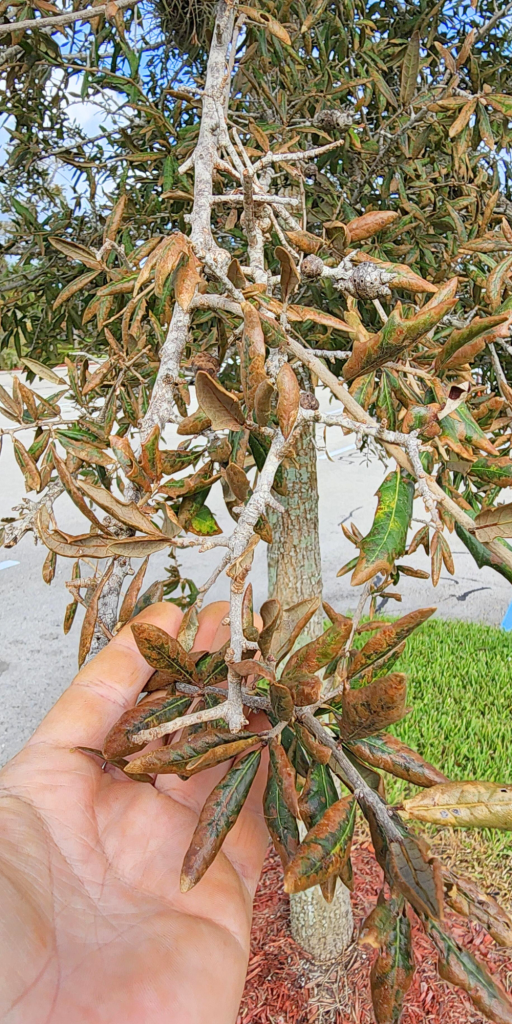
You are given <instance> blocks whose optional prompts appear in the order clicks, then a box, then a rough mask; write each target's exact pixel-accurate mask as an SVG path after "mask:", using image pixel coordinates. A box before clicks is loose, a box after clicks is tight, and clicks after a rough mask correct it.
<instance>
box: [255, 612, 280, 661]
mask: <svg viewBox="0 0 512 1024" xmlns="http://www.w3.org/2000/svg"><path fill="white" fill-rule="evenodd" d="M282 614H283V612H282V608H281V604H280V602H279V601H278V600H276V599H275V598H271V599H270V600H268V601H265V603H264V604H262V606H261V608H260V615H261V618H262V620H263V629H262V630H261V632H260V635H259V640H258V644H259V648H260V651H261V653H262V655H263V657H264V658H267V657H268V655H269V654H270V651H271V648H272V639H273V636H274V633H275V632H276V630H277V629H278V628H279V623H280V621H281V618H282Z"/></svg>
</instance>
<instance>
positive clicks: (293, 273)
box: [274, 245, 300, 304]
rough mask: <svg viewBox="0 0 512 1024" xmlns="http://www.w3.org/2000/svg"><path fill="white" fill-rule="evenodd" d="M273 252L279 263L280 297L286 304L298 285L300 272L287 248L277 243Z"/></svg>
mask: <svg viewBox="0 0 512 1024" xmlns="http://www.w3.org/2000/svg"><path fill="white" fill-rule="evenodd" d="M274 253H275V255H276V256H277V259H278V260H279V262H280V264H281V299H282V301H283V302H284V303H285V304H286V303H287V302H288V299H289V298H290V296H291V295H293V293H294V292H295V291H296V290H297V288H298V287H299V284H300V274H299V271H298V270H297V267H296V266H295V262H294V259H293V256H291V255H290V253H289V252H288V249H285V248H284V247H283V246H282V245H278V246H277V248H276V249H275V250H274Z"/></svg>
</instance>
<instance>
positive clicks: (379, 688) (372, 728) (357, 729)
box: [338, 672, 407, 741]
mask: <svg viewBox="0 0 512 1024" xmlns="http://www.w3.org/2000/svg"><path fill="white" fill-rule="evenodd" d="M406 696H407V683H406V677H405V675H404V673H403V672H393V673H392V674H391V675H389V676H383V677H381V678H380V679H375V680H374V682H373V683H368V684H367V685H366V686H362V687H360V688H359V689H357V690H346V691H345V692H344V693H343V696H342V710H343V715H342V718H340V719H338V724H339V727H340V736H341V739H342V740H343V741H345V740H356V739H359V738H360V737H363V736H370V735H371V734H372V733H375V732H380V730H381V729H386V728H388V726H390V725H392V724H393V723H394V722H399V721H400V720H401V719H402V718H403V717H404V715H405V714H406V713H407V709H406V707H405V700H406Z"/></svg>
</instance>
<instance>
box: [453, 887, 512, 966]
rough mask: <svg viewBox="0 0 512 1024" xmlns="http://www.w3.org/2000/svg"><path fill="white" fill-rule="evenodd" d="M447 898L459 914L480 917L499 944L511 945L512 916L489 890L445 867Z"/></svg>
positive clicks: (472, 917) (476, 918)
mask: <svg viewBox="0 0 512 1024" xmlns="http://www.w3.org/2000/svg"><path fill="white" fill-rule="evenodd" d="M443 881H444V898H445V901H446V903H447V904H448V906H449V907H450V908H451V909H452V910H455V912H456V913H457V914H461V915H462V916H463V917H468V918H470V920H473V921H478V922H479V923H480V924H481V925H483V927H484V928H485V930H486V931H487V932H489V935H491V936H492V938H493V939H494V941H495V942H497V943H498V945H499V946H506V947H507V948H508V949H512V919H511V918H510V917H509V915H508V914H507V913H506V911H505V910H504V909H503V907H500V905H499V903H497V902H496V900H495V899H494V898H493V897H492V896H489V895H488V893H484V892H482V890H481V889H479V888H478V886H477V885H476V883H475V882H473V881H472V880H471V879H469V878H460V877H459V876H458V875H456V874H454V873H453V871H451V870H450V869H449V868H444V867H443Z"/></svg>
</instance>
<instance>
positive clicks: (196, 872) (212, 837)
mask: <svg viewBox="0 0 512 1024" xmlns="http://www.w3.org/2000/svg"><path fill="white" fill-rule="evenodd" d="M260 760H261V753H260V751H259V750H253V751H251V752H250V753H249V754H246V755H245V756H244V757H242V758H241V759H240V761H238V762H237V763H236V764H235V765H234V766H233V768H231V769H230V771H229V772H228V773H227V775H226V776H225V777H224V778H223V779H222V780H221V781H220V782H219V784H218V785H217V786H215V789H214V790H212V792H211V793H210V795H209V797H208V798H207V800H206V803H205V805H204V807H203V809H202V811H201V814H200V815H199V821H198V823H197V826H196V829H195V831H194V835H193V836H192V841H191V843H190V846H189V848H188V850H187V852H186V854H185V858H184V861H183V867H182V870H181V878H180V888H181V891H182V892H188V891H189V889H192V888H193V886H194V885H197V883H198V882H199V881H200V879H201V878H202V877H203V875H204V873H205V871H206V870H207V869H208V868H209V866H210V864H211V863H212V861H213V860H214V859H215V857H216V856H217V854H218V852H219V850H220V848H221V846H222V843H223V842H224V839H225V838H226V836H227V834H228V832H229V831H230V830H231V829H232V828H233V825H234V824H235V822H236V820H237V818H238V815H239V814H240V811H241V810H242V807H243V805H244V803H245V800H246V798H247V796H248V794H249V790H250V788H251V786H252V783H253V781H254V778H255V775H256V772H257V771H258V767H259V763H260Z"/></svg>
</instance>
